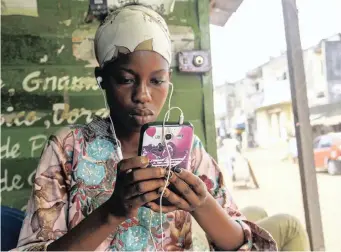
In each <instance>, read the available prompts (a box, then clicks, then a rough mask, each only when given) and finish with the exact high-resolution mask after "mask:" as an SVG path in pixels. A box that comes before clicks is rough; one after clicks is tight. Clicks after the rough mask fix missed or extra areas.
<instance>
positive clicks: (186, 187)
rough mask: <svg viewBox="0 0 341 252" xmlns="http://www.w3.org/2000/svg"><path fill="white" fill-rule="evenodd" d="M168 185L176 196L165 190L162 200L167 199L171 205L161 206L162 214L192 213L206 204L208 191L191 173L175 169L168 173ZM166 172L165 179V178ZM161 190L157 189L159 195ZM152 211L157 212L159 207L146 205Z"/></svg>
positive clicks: (151, 204) (150, 204)
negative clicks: (176, 211)
mask: <svg viewBox="0 0 341 252" xmlns="http://www.w3.org/2000/svg"><path fill="white" fill-rule="evenodd" d="M170 173H171V174H170V179H169V182H170V184H172V185H173V187H175V188H176V190H177V191H178V194H176V193H175V192H173V191H171V190H170V189H169V188H166V190H165V192H164V195H163V198H165V199H167V200H168V201H169V202H170V203H171V204H172V205H171V206H162V212H164V213H167V212H172V211H175V210H184V211H187V212H194V211H195V210H197V209H198V208H200V207H201V206H203V205H204V204H205V203H206V199H207V196H208V194H209V193H208V191H207V188H206V185H205V183H204V182H203V181H202V180H201V179H200V178H199V177H198V176H196V175H194V174H193V173H192V172H190V171H188V170H186V169H182V168H179V167H175V168H173V169H172V170H171V171H170ZM167 175H168V172H166V175H165V177H166V178H167ZM162 191H163V188H160V189H159V193H160V195H161V193H162ZM147 205H148V206H149V207H150V208H151V209H152V210H153V211H156V212H159V211H160V206H159V205H158V204H156V203H154V202H149V203H148V204H147Z"/></svg>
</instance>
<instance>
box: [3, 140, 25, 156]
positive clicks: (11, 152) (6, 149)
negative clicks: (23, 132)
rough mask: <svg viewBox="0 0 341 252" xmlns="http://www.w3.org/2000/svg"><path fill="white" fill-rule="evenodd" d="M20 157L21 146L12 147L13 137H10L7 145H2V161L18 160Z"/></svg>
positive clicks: (17, 144)
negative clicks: (8, 159)
mask: <svg viewBox="0 0 341 252" xmlns="http://www.w3.org/2000/svg"><path fill="white" fill-rule="evenodd" d="M19 155H20V144H19V143H15V144H14V145H12V146H11V137H10V136H8V137H7V140H6V143H5V144H4V145H1V159H3V158H17V157H19Z"/></svg>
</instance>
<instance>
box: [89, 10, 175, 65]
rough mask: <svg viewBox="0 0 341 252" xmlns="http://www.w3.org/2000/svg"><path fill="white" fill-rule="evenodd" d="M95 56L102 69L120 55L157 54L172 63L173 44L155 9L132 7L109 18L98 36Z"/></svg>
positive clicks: (98, 32) (98, 31)
mask: <svg viewBox="0 0 341 252" xmlns="http://www.w3.org/2000/svg"><path fill="white" fill-rule="evenodd" d="M94 45H95V53H96V58H97V61H98V63H99V65H100V67H103V66H104V64H105V63H107V62H109V61H112V60H114V59H115V58H116V57H117V56H118V53H124V54H127V53H131V52H134V51H154V52H157V53H159V54H160V55H161V56H163V57H164V58H165V59H166V60H167V61H168V63H169V64H170V63H171V40H170V35H169V30H168V27H167V24H166V22H165V20H164V19H163V18H162V17H161V16H160V15H159V14H158V13H156V12H155V11H153V10H152V9H150V8H148V7H145V6H142V5H129V6H125V7H123V8H121V9H118V10H116V11H113V12H112V13H110V14H109V15H108V17H107V18H106V19H105V21H104V22H103V24H102V25H100V26H99V28H98V29H97V32H96V35H95V43H94Z"/></svg>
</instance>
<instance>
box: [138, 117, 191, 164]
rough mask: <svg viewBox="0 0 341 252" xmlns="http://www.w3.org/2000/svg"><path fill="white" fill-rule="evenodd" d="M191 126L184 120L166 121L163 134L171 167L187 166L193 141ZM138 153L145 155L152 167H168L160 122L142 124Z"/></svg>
mask: <svg viewBox="0 0 341 252" xmlns="http://www.w3.org/2000/svg"><path fill="white" fill-rule="evenodd" d="M193 133H194V132H193V126H192V124H190V123H188V122H185V123H183V124H181V125H180V124H178V123H166V124H165V129H164V136H165V139H166V144H167V146H168V151H169V154H170V156H171V167H175V166H179V167H181V168H185V169H187V168H189V167H188V166H189V158H190V152H191V148H192V141H193ZM139 155H140V156H147V157H148V158H149V160H150V166H152V167H168V166H169V157H168V152H167V149H166V146H165V144H164V141H163V139H162V123H148V124H145V125H143V126H142V129H141V135H140V146H139Z"/></svg>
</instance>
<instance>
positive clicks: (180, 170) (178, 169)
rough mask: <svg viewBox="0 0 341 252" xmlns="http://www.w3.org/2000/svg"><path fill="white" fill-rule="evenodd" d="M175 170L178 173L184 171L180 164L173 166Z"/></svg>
mask: <svg viewBox="0 0 341 252" xmlns="http://www.w3.org/2000/svg"><path fill="white" fill-rule="evenodd" d="M173 171H174V172H176V173H181V172H182V169H181V168H180V167H178V166H175V167H173Z"/></svg>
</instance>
